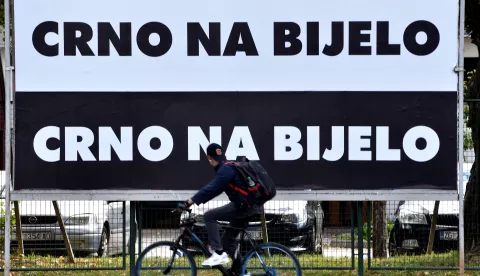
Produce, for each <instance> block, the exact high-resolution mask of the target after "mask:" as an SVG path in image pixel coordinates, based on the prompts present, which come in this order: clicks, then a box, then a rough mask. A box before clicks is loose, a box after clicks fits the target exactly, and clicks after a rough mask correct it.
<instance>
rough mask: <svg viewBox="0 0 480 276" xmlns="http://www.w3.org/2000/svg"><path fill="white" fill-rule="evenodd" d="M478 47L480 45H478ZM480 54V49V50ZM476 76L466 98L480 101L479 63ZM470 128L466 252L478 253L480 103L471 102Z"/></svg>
mask: <svg viewBox="0 0 480 276" xmlns="http://www.w3.org/2000/svg"><path fill="white" fill-rule="evenodd" d="M477 47H478V45H477ZM479 52H480V49H479ZM476 70H477V71H476V74H475V75H474V76H473V77H472V78H471V79H470V80H469V81H468V83H467V90H466V95H465V96H466V98H467V99H480V62H479V63H477V69H476ZM468 106H469V114H468V125H467V126H468V127H470V128H471V130H472V140H473V147H474V151H475V162H474V163H473V166H472V169H471V170H470V173H471V175H470V179H469V180H468V183H467V187H466V191H465V205H464V218H465V251H466V252H478V248H480V212H479V211H478V210H480V177H478V172H479V167H480V163H479V162H478V156H479V155H480V140H479V139H480V132H479V131H480V103H479V102H469V103H468Z"/></svg>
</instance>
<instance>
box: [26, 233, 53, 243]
mask: <svg viewBox="0 0 480 276" xmlns="http://www.w3.org/2000/svg"><path fill="white" fill-rule="evenodd" d="M23 238H24V239H25V240H38V241H43V240H51V239H52V233H48V232H46V233H24V236H23Z"/></svg>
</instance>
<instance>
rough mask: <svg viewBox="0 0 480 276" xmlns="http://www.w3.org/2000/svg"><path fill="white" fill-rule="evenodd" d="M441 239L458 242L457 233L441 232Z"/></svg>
mask: <svg viewBox="0 0 480 276" xmlns="http://www.w3.org/2000/svg"><path fill="white" fill-rule="evenodd" d="M440 239H441V240H445V241H456V240H458V232H457V231H442V232H440Z"/></svg>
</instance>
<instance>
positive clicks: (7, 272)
mask: <svg viewBox="0 0 480 276" xmlns="http://www.w3.org/2000/svg"><path fill="white" fill-rule="evenodd" d="M4 12H5V95H4V96H5V98H4V99H5V225H4V226H5V232H4V233H5V234H4V237H5V256H4V257H5V264H4V274H5V275H7V276H8V275H10V223H11V221H10V214H11V208H10V191H11V186H10V185H11V179H12V177H11V161H10V159H11V137H12V127H11V122H12V121H11V101H12V99H11V97H10V96H11V94H10V93H11V80H12V70H13V67H12V66H11V64H10V63H11V61H10V57H11V55H10V0H4Z"/></svg>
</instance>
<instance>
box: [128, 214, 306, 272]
mask: <svg viewBox="0 0 480 276" xmlns="http://www.w3.org/2000/svg"><path fill="white" fill-rule="evenodd" d="M175 210H176V209H174V210H173V211H172V212H175ZM185 211H186V212H188V216H187V217H186V218H184V219H182V220H181V222H180V229H181V232H180V235H179V236H178V237H177V238H176V240H175V242H171V241H159V242H156V243H153V244H151V245H149V246H148V247H147V248H145V249H144V250H143V251H142V252H141V253H140V255H139V256H138V259H137V262H136V263H135V275H136V276H140V271H141V270H142V269H145V270H146V269H150V270H153V269H158V267H142V264H143V261H144V260H145V256H147V254H149V253H151V252H153V250H155V249H158V248H159V247H160V246H167V247H168V248H169V249H170V250H172V251H173V252H172V254H171V256H170V259H169V261H168V265H167V266H166V267H165V268H163V271H162V273H163V275H168V274H169V273H170V272H171V271H172V270H175V269H174V268H172V266H173V263H174V262H175V260H176V259H178V258H181V257H185V259H186V260H187V261H188V263H189V264H190V268H189V269H188V268H187V269H186V270H187V271H190V270H191V274H190V273H187V274H185V273H184V274H181V275H188V274H190V275H192V276H195V275H197V265H196V262H195V259H194V258H193V256H192V254H191V253H190V252H189V251H188V250H187V249H186V248H185V247H183V246H182V245H181V244H180V241H181V240H182V239H183V238H184V237H185V236H186V237H189V238H190V239H191V240H192V241H194V242H195V243H196V244H198V245H199V246H200V249H201V252H202V253H203V255H204V256H205V255H206V256H207V257H210V256H211V253H210V250H209V249H208V248H207V246H206V245H205V244H204V243H203V242H202V241H201V240H200V238H199V237H198V236H197V235H195V233H193V232H192V230H191V227H192V226H193V225H194V224H195V223H196V222H197V220H196V219H195V218H192V210H191V209H185ZM223 227H224V228H233V227H230V226H223ZM247 227H248V226H247ZM235 229H237V230H239V231H240V243H239V245H241V244H242V243H243V242H244V237H245V236H246V237H247V240H248V242H249V244H250V245H251V246H252V249H251V250H250V251H248V253H247V254H246V255H245V256H243V262H242V264H241V274H240V275H267V276H276V275H283V274H278V273H277V271H276V269H275V268H272V267H269V266H267V263H266V259H264V258H262V257H261V254H262V252H263V253H267V255H268V258H271V257H272V256H273V254H271V253H270V252H271V251H273V250H278V251H280V252H283V253H285V254H286V255H287V256H288V257H290V258H291V259H292V261H293V271H294V274H290V273H289V274H286V275H298V276H301V275H302V272H301V268H300V263H299V261H298V259H297V257H296V256H295V255H294V254H293V253H292V252H291V251H290V250H289V249H288V248H287V247H285V246H283V245H281V244H278V243H273V242H268V243H260V244H256V243H255V241H254V240H253V239H252V238H251V235H250V233H248V232H247V230H246V228H245V229H240V228H235ZM239 247H240V246H237V254H240V251H239ZM178 251H179V252H178ZM180 252H181V253H180ZM255 256H256V257H258V259H259V263H260V265H261V266H260V269H263V270H264V273H263V274H257V273H255V274H247V264H248V262H249V261H250V260H254V259H253V258H254V257H255ZM283 260H284V259H280V262H281V263H282V264H283V263H284V261H283ZM232 267H233V263H232ZM285 268H286V267H281V268H280V269H285ZM287 268H290V269H291V267H287ZM210 269H217V270H219V271H220V272H221V273H222V275H223V276H234V275H235V276H238V274H234V272H233V270H232V269H226V268H225V267H224V266H223V265H219V266H214V267H211V268H210ZM251 269H252V268H251V267H249V270H251ZM153 275H157V274H153Z"/></svg>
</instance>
